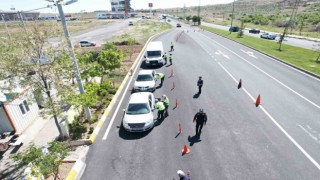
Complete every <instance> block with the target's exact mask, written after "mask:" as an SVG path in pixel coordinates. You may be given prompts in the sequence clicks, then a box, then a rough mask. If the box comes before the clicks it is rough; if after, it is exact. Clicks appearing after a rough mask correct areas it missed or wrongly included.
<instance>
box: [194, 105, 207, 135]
mask: <svg viewBox="0 0 320 180" xmlns="http://www.w3.org/2000/svg"><path fill="white" fill-rule="evenodd" d="M193 122H196V136H200V134H201V129H202V127H203V125H206V123H207V114H206V113H205V112H203V109H200V110H199V112H197V114H196V115H195V116H194V118H193Z"/></svg>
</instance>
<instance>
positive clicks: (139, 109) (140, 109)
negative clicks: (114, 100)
mask: <svg viewBox="0 0 320 180" xmlns="http://www.w3.org/2000/svg"><path fill="white" fill-rule="evenodd" d="M154 104H155V100H154V96H153V94H152V93H151V92H139V93H133V94H132V95H131V96H130V99H129V104H128V107H127V109H126V110H125V115H124V117H123V121H122V126H123V127H124V129H125V130H127V131H130V132H144V131H147V130H149V129H151V128H153V126H154V122H155V120H154V116H153V110H154Z"/></svg>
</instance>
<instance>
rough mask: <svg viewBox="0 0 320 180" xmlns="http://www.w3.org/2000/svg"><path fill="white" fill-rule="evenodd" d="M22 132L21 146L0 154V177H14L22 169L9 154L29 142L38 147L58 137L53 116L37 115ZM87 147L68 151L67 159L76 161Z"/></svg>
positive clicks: (18, 150)
mask: <svg viewBox="0 0 320 180" xmlns="http://www.w3.org/2000/svg"><path fill="white" fill-rule="evenodd" d="M22 134H23V135H26V138H25V139H24V141H23V145H22V146H17V147H10V148H9V149H8V150H7V151H6V152H4V153H2V154H0V179H8V180H9V179H10V180H11V179H15V178H17V177H18V175H19V174H20V173H22V169H18V168H16V167H15V165H14V162H13V161H12V160H11V158H10V156H11V155H13V154H15V153H17V152H21V151H23V150H24V149H26V148H27V147H28V146H29V145H30V144H31V143H34V144H35V145H36V146H39V147H42V146H45V145H47V143H48V142H50V141H53V140H54V139H55V138H56V137H58V135H59V131H58V129H57V127H56V124H55V122H54V119H53V118H49V117H48V119H44V118H42V117H40V116H39V117H37V118H36V119H35V120H34V121H33V122H32V124H30V125H29V127H28V128H27V129H26V130H25V131H24V132H23V133H22ZM88 148H89V147H88V146H80V147H77V149H76V150H75V151H73V152H70V156H68V157H67V158H66V159H67V160H68V161H76V160H77V159H78V158H79V156H81V155H82V154H85V153H86V152H87V151H88Z"/></svg>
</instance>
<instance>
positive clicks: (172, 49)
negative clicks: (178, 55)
mask: <svg viewBox="0 0 320 180" xmlns="http://www.w3.org/2000/svg"><path fill="white" fill-rule="evenodd" d="M170 48H171V52H172V51H174V48H173V42H171V46H170Z"/></svg>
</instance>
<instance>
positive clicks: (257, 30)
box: [249, 29, 260, 34]
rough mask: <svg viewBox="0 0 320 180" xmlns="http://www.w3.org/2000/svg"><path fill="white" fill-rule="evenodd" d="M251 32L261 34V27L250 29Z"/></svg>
mask: <svg viewBox="0 0 320 180" xmlns="http://www.w3.org/2000/svg"><path fill="white" fill-rule="evenodd" d="M249 33H252V34H259V33H260V29H250V30H249Z"/></svg>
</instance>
